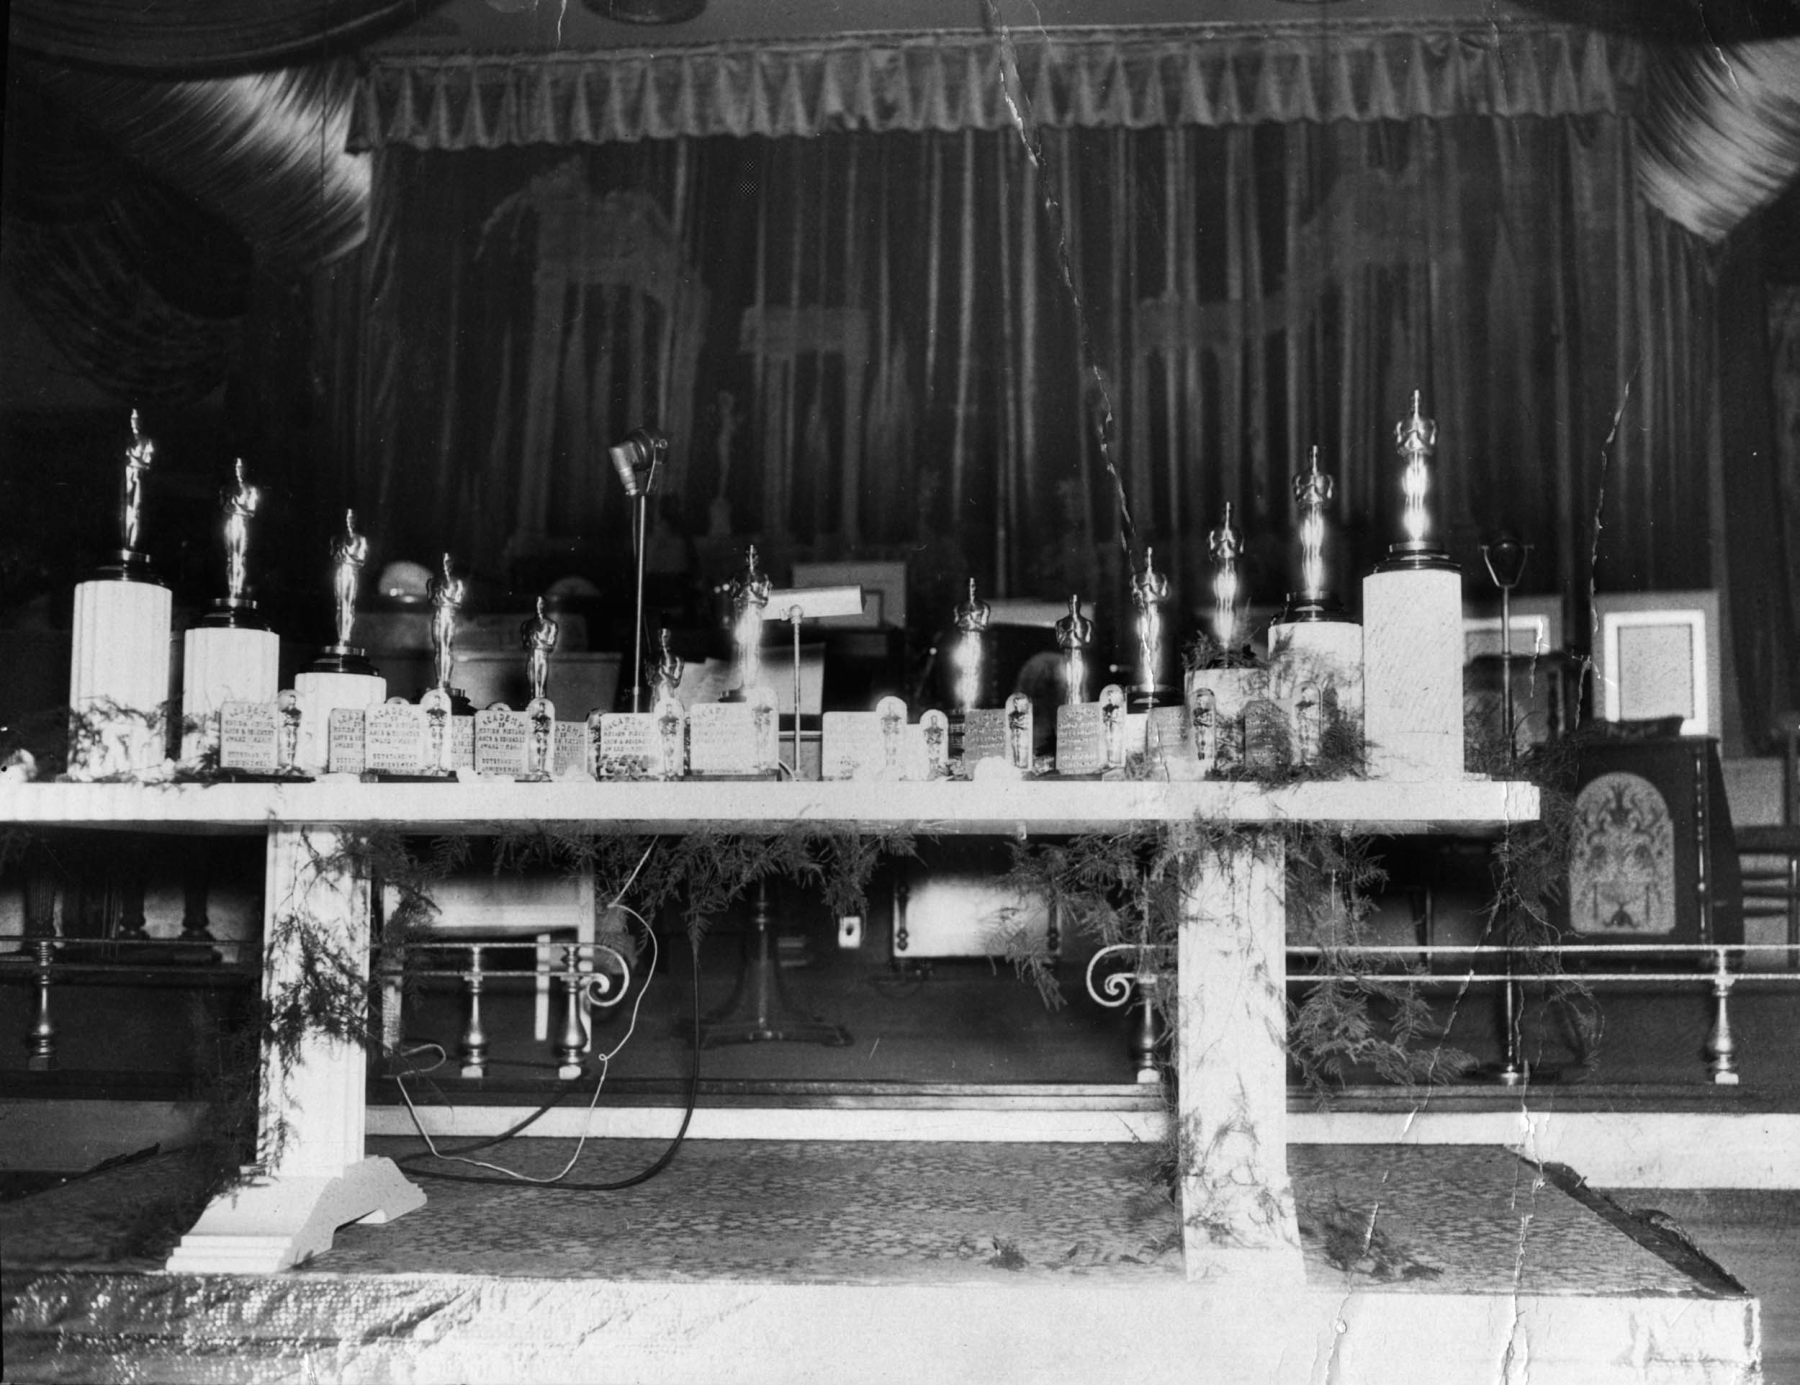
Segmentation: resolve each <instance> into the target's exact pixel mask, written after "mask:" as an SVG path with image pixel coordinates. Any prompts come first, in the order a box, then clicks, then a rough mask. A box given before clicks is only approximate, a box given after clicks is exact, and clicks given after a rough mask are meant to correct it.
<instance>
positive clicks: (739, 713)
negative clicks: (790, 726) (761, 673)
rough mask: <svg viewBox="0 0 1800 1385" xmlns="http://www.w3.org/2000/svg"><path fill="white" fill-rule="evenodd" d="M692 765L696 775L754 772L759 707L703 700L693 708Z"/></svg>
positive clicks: (690, 726) (690, 731)
mask: <svg viewBox="0 0 1800 1385" xmlns="http://www.w3.org/2000/svg"><path fill="white" fill-rule="evenodd" d="M688 768H689V769H691V770H692V771H693V772H694V773H695V774H754V773H755V772H756V769H757V743H756V709H755V708H753V707H751V706H750V704H749V703H747V702H702V703H700V704H699V705H698V706H696V707H694V708H693V709H692V710H691V711H689V713H688Z"/></svg>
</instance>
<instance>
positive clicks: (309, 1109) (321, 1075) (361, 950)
mask: <svg viewBox="0 0 1800 1385" xmlns="http://www.w3.org/2000/svg"><path fill="white" fill-rule="evenodd" d="M341 847H342V839H341V838H340V837H339V835H338V834H337V833H335V832H333V831H331V830H330V829H328V828H318V827H271V828H270V829H269V849H268V871H267V876H266V878H265V882H264V893H263V899H264V904H263V998H264V1000H265V1002H268V1001H272V1000H275V999H278V998H279V997H280V996H281V995H282V994H283V993H284V991H286V990H287V988H289V987H292V986H294V985H295V984H297V983H298V982H299V980H300V978H301V974H302V968H303V965H304V963H305V952H306V949H305V947H304V946H303V937H304V935H305V934H306V933H308V932H310V933H311V934H312V938H313V940H314V941H315V942H316V943H320V944H323V945H324V947H325V948H326V950H327V951H328V952H333V953H337V954H338V955H339V956H340V958H341V960H342V961H343V963H344V966H343V968H342V979H344V980H349V981H353V983H354V985H355V987H356V992H357V994H356V1002H355V1006H354V1007H353V1008H361V1007H365V1006H366V1005H367V995H368V985H367V983H368V966H369V882H368V880H367V879H364V878H361V877H360V876H359V875H358V874H357V872H356V871H355V870H354V869H353V868H351V867H350V866H349V865H348V864H347V863H346V862H344V861H343V860H342V859H340V857H339V852H340V850H341ZM262 1058H263V1073H262V1097H261V1110H260V1113H259V1117H258V1122H257V1145H258V1148H257V1154H258V1159H259V1161H260V1163H261V1164H262V1166H263V1168H264V1170H265V1171H264V1172H262V1173H259V1174H257V1175H255V1176H253V1177H251V1178H250V1179H249V1181H248V1182H247V1183H246V1184H245V1185H244V1186H242V1187H239V1188H236V1189H233V1190H231V1191H229V1192H225V1193H221V1194H220V1195H219V1196H217V1197H215V1198H214V1199H213V1200H212V1202H211V1203H210V1204H209V1205H208V1207H207V1208H206V1210H205V1212H203V1213H202V1214H201V1216H200V1220H199V1221H198V1222H197V1223H196V1224H195V1226H194V1229H193V1230H192V1231H190V1232H188V1234H187V1235H186V1236H185V1237H183V1238H182V1241H181V1244H180V1245H179V1246H177V1247H176V1248H175V1253H174V1254H173V1255H172V1256H171V1257H170V1258H169V1263H168V1268H169V1269H170V1270H174V1271H183V1272H240V1273H272V1272H274V1271H276V1270H281V1269H286V1268H287V1267H288V1266H290V1265H294V1264H298V1263H299V1262H300V1261H302V1260H305V1259H307V1258H308V1257H310V1256H312V1255H316V1254H318V1253H319V1252H320V1251H322V1250H327V1249H329V1248H330V1246H331V1240H332V1235H333V1233H334V1232H335V1231H336V1230H337V1228H338V1227H340V1226H342V1225H344V1224H345V1223H346V1222H353V1221H371V1222H382V1221H387V1220H388V1219H389V1218H391V1217H397V1216H400V1215H401V1214H402V1213H405V1212H410V1211H412V1210H413V1209H414V1208H415V1207H421V1206H423V1205H424V1203H425V1194H424V1193H422V1192H421V1191H419V1189H418V1188H417V1187H415V1186H414V1185H413V1184H412V1183H410V1182H408V1181H407V1180H406V1178H405V1177H403V1176H402V1175H401V1173H400V1170H399V1169H398V1168H397V1167H396V1166H395V1164H394V1162H393V1161H392V1160H391V1159H380V1158H376V1159H370V1158H365V1157H364V1152H363V1134H364V1121H365V1114H366V1109H365V1103H366V1094H365V1091H364V1056H363V1049H362V1047H361V1046H360V1045H359V1044H357V1043H354V1042H346V1041H343V1040H339V1039H334V1038H328V1037H325V1036H323V1035H319V1034H308V1035H306V1036H305V1037H304V1038H302V1039H301V1040H300V1043H299V1047H298V1051H297V1052H296V1053H294V1054H293V1055H292V1061H291V1062H286V1061H284V1059H283V1055H281V1054H280V1053H277V1052H274V1051H272V1050H271V1048H270V1047H269V1046H268V1044H267V1043H266V1041H265V1045H264V1050H263V1056H262Z"/></svg>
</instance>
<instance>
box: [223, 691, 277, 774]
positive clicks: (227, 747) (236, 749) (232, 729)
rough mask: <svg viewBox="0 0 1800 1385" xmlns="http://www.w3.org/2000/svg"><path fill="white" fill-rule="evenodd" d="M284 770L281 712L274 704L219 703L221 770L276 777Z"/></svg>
mask: <svg viewBox="0 0 1800 1385" xmlns="http://www.w3.org/2000/svg"><path fill="white" fill-rule="evenodd" d="M280 767H281V710H280V708H279V707H277V706H276V705H275V704H274V703H273V702H222V703H220V704H219V768H220V769H221V770H224V771H237V772H239V773H244V774H274V773H276V772H277V770H279V769H280Z"/></svg>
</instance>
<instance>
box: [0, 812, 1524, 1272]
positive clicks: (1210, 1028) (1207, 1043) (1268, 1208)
mask: <svg viewBox="0 0 1800 1385" xmlns="http://www.w3.org/2000/svg"><path fill="white" fill-rule="evenodd" d="M1538 811H1539V800H1538V792H1537V789H1536V787H1535V786H1533V785H1530V784H1521V783H1504V782H1498V781H1492V780H1484V779H1468V780H1460V781H1455V782H1428V783H1403V782H1385V781H1374V780H1335V781H1330V782H1318V783H1302V784H1296V785H1292V786H1289V787H1286V788H1281V789H1274V790H1269V789H1264V788H1261V787H1259V786H1257V785H1253V784H1238V783H1214V782H1205V783H1159V782H1154V781H1146V780H1134V781H1127V782H1118V783H1100V782H1093V781H1058V780H1037V781H1019V782H1000V783H961V782H937V783H918V784H914V783H901V784H885V783H884V784H869V783H856V782H827V783H797V784H796V783H761V782H741V781H730V782H713V783H707V782H695V781H684V782H677V783H666V784H665V783H619V784H608V783H587V782H558V783H549V784H519V783H510V782H506V781H495V780H483V781H480V782H477V783H462V782H450V783H442V784H433V783H395V784H364V783H361V782H358V781H352V780H343V781H337V780H331V779H321V780H318V781H314V782H310V783H292V784H275V783H268V784H262V783H257V784H210V785H198V784H182V785H157V786H139V785H125V784H22V785H7V786H4V787H0V822H8V823H15V824H25V825H37V826H42V827H91V828H112V829H118V830H129V831H142V832H162V833H215V834H240V835H241V834H244V833H253V832H255V833H265V834H266V835H267V838H268V868H267V879H266V887H265V893H264V899H265V905H264V911H265V912H264V939H265V942H264V959H263V984H264V988H265V991H267V990H268V989H269V988H271V987H272V986H274V985H278V984H281V982H282V980H283V978H286V977H291V976H293V975H294V974H295V972H296V969H297V968H298V966H299V958H298V956H297V955H295V949H294V947H293V946H292V945H291V944H288V945H284V944H283V942H282V936H283V934H282V930H279V929H277V928H276V927H275V926H274V925H275V923H276V922H277V921H278V920H279V919H281V918H282V917H284V916H291V915H292V914H293V913H294V912H295V911H296V910H297V909H304V911H305V912H306V913H307V914H308V915H309V916H310V917H311V918H313V919H314V920H316V921H319V922H322V923H325V924H328V925H329V926H330V927H331V928H332V929H333V930H335V931H337V932H338V941H339V942H341V943H342V945H343V946H344V947H345V948H347V949H348V950H349V952H350V954H351V955H352V956H354V957H356V958H358V959H360V965H362V966H363V967H365V968H366V965H367V958H368V944H369V882H368V881H367V880H363V879H357V878H355V877H354V874H353V873H352V872H350V871H348V870H343V869H338V870H331V871H321V870H320V868H319V863H320V862H321V861H322V860H325V861H329V860H333V859H341V857H340V856H339V852H338V847H339V845H340V843H341V841H342V836H343V834H344V833H347V832H352V833H353V832H355V831H357V830H358V829H369V828H378V827H379V828H390V829H396V830H402V831H412V832H423V833H445V832H449V833H474V834H483V833H493V832H498V831H502V830H506V829H509V828H517V827H519V826H521V825H541V826H544V827H563V828H570V829H575V830H580V831H587V832H609V833H643V834H677V833H686V832H692V831H699V830H709V829H710V830H718V831H735V832H776V831H781V830H783V829H785V828H788V827H790V826H792V825H794V824H802V825H816V826H819V827H822V828H823V827H830V826H843V827H857V828H862V829H870V830H873V829H881V828H905V829H907V830H909V831H911V832H914V833H916V834H918V835H921V836H934V835H939V836H951V835H961V836H993V835H998V836H1009V837H1032V836H1061V835H1070V834H1075V833H1083V832H1097V831H1107V830H1111V829H1118V828H1123V827H1128V826H1130V825H1132V824H1135V823H1146V822H1161V823H1183V822H1195V821H1198V822H1205V823H1212V824H1217V825H1220V826H1230V827H1236V828H1243V829H1255V828H1258V827H1273V826H1277V825H1281V824H1289V823H1329V824H1334V825H1339V826H1342V827H1344V828H1347V829H1355V830H1358V831H1365V832H1372V833H1380V834H1384V835H1385V834H1414V833H1448V834H1458V835H1460V834H1470V833H1481V832H1487V831H1493V830H1496V829H1499V828H1502V827H1504V826H1505V825H1507V824H1509V823H1517V822H1524V821H1529V820H1532V819H1535V818H1536V817H1537V815H1538ZM1200 840H1201V841H1203V842H1204V844H1203V845H1201V846H1199V847H1198V848H1197V849H1198V850H1200V851H1201V852H1203V853H1205V854H1204V855H1203V857H1202V859H1201V861H1200V862H1199V866H1200V869H1199V870H1198V872H1197V873H1196V877H1195V878H1196V880H1197V884H1196V885H1195V887H1194V888H1193V889H1192V891H1191V892H1190V893H1189V895H1188V897H1187V899H1186V901H1185V907H1184V917H1183V921H1182V926H1181V930H1180V937H1179V944H1178V948H1177V958H1176V965H1177V968H1178V972H1179V981H1178V997H1179V1004H1178V1009H1179V1019H1178V1021H1177V1036H1176V1039H1177V1042H1176V1055H1177V1056H1176V1063H1177V1092H1178V1106H1177V1119H1178V1120H1179V1122H1180V1128H1181V1131H1182V1135H1183V1141H1184V1148H1185V1149H1186V1151H1187V1157H1186V1159H1185V1160H1184V1165H1185V1168H1184V1172H1183V1174H1182V1189H1181V1193H1182V1219H1183V1226H1184V1242H1185V1251H1186V1257H1187V1270H1188V1274H1189V1276H1190V1277H1193V1278H1204V1277H1211V1276H1214V1275H1218V1274H1222V1273H1231V1274H1245V1273H1250V1274H1256V1275H1259V1276H1268V1277H1271V1278H1275V1279H1279V1280H1286V1281H1288V1282H1293V1283H1298V1282H1299V1280H1300V1277H1301V1259H1300V1245H1299V1234H1298V1231H1297V1228H1296V1226H1295V1219H1294V1203H1293V1196H1292V1190H1291V1188H1290V1185H1289V1181H1288V1173H1287V1097H1286V1092H1287V1087H1286V1077H1287V1069H1286V1053H1285V1048H1286V1032H1287V1015H1286V1000H1287V998H1286V952H1285V929H1286V890H1285V879H1286V870H1285V859H1284V855H1283V851H1284V847H1283V836H1282V834H1281V833H1279V832H1258V831H1254V830H1247V831H1236V832H1229V833H1222V834H1220V833H1211V834H1205V835H1204V836H1203V837H1202V838H1201V839H1200ZM277 1061H278V1060H277V1055H275V1054H272V1053H265V1054H264V1092H265V1101H264V1108H263V1115H262V1121H263V1126H264V1132H263V1133H264V1137H265V1143H264V1148H265V1149H269V1148H276V1147H278V1148H279V1151H280V1152H279V1157H278V1158H277V1159H276V1160H275V1161H274V1162H273V1163H272V1165H271V1167H270V1168H269V1169H268V1171H267V1176H266V1177H263V1178H260V1179H259V1180H257V1181H256V1182H253V1183H251V1184H250V1185H248V1186H246V1187H243V1188H240V1189H238V1190H235V1191H233V1192H230V1193H226V1194H222V1195H221V1196H220V1197H219V1198H217V1199H216V1200H215V1201H214V1202H213V1204H212V1205H211V1206H210V1207H208V1208H207V1210H206V1211H205V1212H204V1213H203V1214H202V1215H201V1217H200V1220H199V1222H198V1223H196V1225H195V1226H194V1228H193V1229H192V1230H191V1231H190V1232H189V1233H188V1234H187V1236H186V1237H185V1238H184V1239H183V1240H182V1242H181V1244H180V1246H178V1247H177V1248H176V1250H175V1253H174V1255H173V1256H172V1257H171V1258H170V1260H169V1266H168V1267H169V1268H170V1269H171V1270H182V1271H195V1272H210V1271H240V1272H243V1271H248V1272H269V1271H275V1270H280V1269H284V1268H286V1267H287V1266H289V1265H292V1264H295V1263H298V1262H299V1261H301V1260H304V1259H306V1258H307V1257H308V1256H310V1255H314V1254H316V1253H318V1252H319V1251H321V1250H324V1249H326V1248H328V1247H329V1246H330V1245H331V1240H332V1235H333V1233H334V1232H335V1230H336V1229H337V1228H338V1227H339V1226H342V1225H344V1224H345V1223H347V1222H351V1221H359V1220H364V1221H385V1220H387V1219H388V1218H390V1217H396V1216H399V1215H401V1214H403V1213H405V1212H408V1211H411V1210H412V1209H413V1208H416V1207H418V1206H421V1205H422V1204H423V1203H424V1201H425V1195H424V1193H422V1192H421V1191H420V1190H419V1189H418V1188H417V1187H416V1186H415V1185H413V1184H412V1183H411V1182H409V1181H408V1180H407V1179H406V1178H405V1177H403V1176H402V1174H401V1173H400V1171H399V1170H398V1168H396V1167H395V1165H394V1164H393V1163H392V1162H391V1161H390V1160H387V1159H379V1158H368V1157H366V1156H365V1153H364V1058H363V1054H362V1052H361V1050H360V1049H358V1048H357V1047H355V1046H354V1045H349V1044H341V1043H337V1042H333V1041H329V1040H326V1039H323V1038H318V1037H313V1038H309V1039H307V1040H306V1041H304V1042H303V1044H302V1048H301V1052H300V1055H299V1058H298V1061H297V1062H295V1063H294V1064H293V1065H292V1066H291V1067H290V1068H289V1069H288V1070H287V1071H286V1073H285V1074H283V1073H280V1072H278V1071H277V1070H276V1064H277ZM268 1093H280V1094H282V1098H281V1099H282V1101H283V1102H284V1103H285V1108H286V1109H285V1110H284V1109H279V1108H277V1107H275V1106H273V1105H272V1104H271V1103H270V1101H269V1100H268V1098H267V1095H266V1094H268ZM277 1121H282V1122H285V1127H286V1131H285V1138H284V1139H282V1140H279V1141H271V1140H270V1139H269V1138H268V1137H269V1135H270V1132H271V1126H272V1124H273V1123H274V1122H277Z"/></svg>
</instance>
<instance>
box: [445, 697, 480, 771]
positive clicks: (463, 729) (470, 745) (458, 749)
mask: <svg viewBox="0 0 1800 1385" xmlns="http://www.w3.org/2000/svg"><path fill="white" fill-rule="evenodd" d="M451 700H452V701H454V700H455V694H454V691H453V692H452V695H451ZM450 767H451V768H452V769H466V770H471V771H473V770H474V768H475V718H474V717H472V716H467V717H451V718H450Z"/></svg>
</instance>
